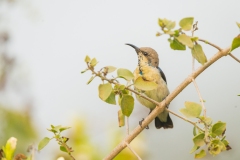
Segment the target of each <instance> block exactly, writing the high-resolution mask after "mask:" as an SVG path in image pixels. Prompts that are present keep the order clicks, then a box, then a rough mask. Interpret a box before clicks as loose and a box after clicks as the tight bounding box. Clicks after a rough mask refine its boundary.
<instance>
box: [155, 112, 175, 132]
mask: <svg viewBox="0 0 240 160" xmlns="http://www.w3.org/2000/svg"><path fill="white" fill-rule="evenodd" d="M155 127H156V128H157V129H160V128H162V127H163V128H164V129H168V128H173V122H172V119H171V118H170V116H169V114H168V117H167V121H166V122H162V121H160V119H159V118H158V117H156V118H155Z"/></svg>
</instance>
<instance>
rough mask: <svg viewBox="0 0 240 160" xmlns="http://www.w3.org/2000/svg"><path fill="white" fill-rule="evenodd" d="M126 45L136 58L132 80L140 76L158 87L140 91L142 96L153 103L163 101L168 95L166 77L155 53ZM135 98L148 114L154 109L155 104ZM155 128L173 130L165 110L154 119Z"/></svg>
mask: <svg viewBox="0 0 240 160" xmlns="http://www.w3.org/2000/svg"><path fill="white" fill-rule="evenodd" d="M126 45H129V46H131V47H133V48H134V49H135V51H136V52H137V56H138V66H137V68H136V69H135V71H134V73H133V75H134V80H136V79H137V78H138V77H139V76H142V78H143V80H146V81H151V82H155V83H156V84H157V85H158V86H157V88H156V89H154V90H150V91H141V92H142V94H144V95H146V96H147V97H149V98H151V99H153V100H155V101H158V102H161V101H163V100H164V99H165V98H166V97H167V95H168V94H169V90H168V88H167V80H166V77H165V75H164V73H163V71H162V70H161V69H160V67H159V66H158V65H159V59H158V54H157V52H156V51H155V50H154V49H152V48H149V47H141V48H138V47H136V46H135V45H132V44H128V43H127V44H126ZM135 90H136V88H135ZM136 98H137V100H138V101H139V102H140V103H141V104H142V105H144V106H145V107H147V108H149V109H150V113H151V111H152V110H153V109H154V108H155V107H156V105H155V104H153V103H152V102H149V101H148V100H146V99H144V98H142V97H140V96H138V95H136ZM155 126H156V128H157V129H160V128H162V127H163V128H164V129H167V128H173V122H172V120H171V118H170V116H169V113H168V111H167V110H164V111H163V112H162V113H160V114H159V115H158V116H157V117H156V118H155Z"/></svg>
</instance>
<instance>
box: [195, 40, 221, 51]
mask: <svg viewBox="0 0 240 160" xmlns="http://www.w3.org/2000/svg"><path fill="white" fill-rule="evenodd" d="M198 40H199V41H202V42H204V43H206V44H209V45H210V46H213V47H214V48H216V49H217V50H219V51H221V50H222V48H220V47H219V46H217V45H216V44H213V43H211V42H209V41H207V40H204V39H200V38H199V39H198Z"/></svg>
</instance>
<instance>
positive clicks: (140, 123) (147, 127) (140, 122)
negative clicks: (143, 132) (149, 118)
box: [139, 118, 149, 129]
mask: <svg viewBox="0 0 240 160" xmlns="http://www.w3.org/2000/svg"><path fill="white" fill-rule="evenodd" d="M143 121H144V118H143V119H142V120H141V121H139V125H140V126H141V128H142V122H143ZM146 129H149V126H148V125H147V126H146Z"/></svg>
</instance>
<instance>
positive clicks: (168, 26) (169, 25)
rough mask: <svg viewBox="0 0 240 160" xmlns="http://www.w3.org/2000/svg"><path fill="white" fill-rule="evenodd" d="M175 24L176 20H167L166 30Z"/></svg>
mask: <svg viewBox="0 0 240 160" xmlns="http://www.w3.org/2000/svg"><path fill="white" fill-rule="evenodd" d="M175 26H176V22H174V21H168V22H167V24H166V28H167V29H168V30H171V29H173V28H175Z"/></svg>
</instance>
